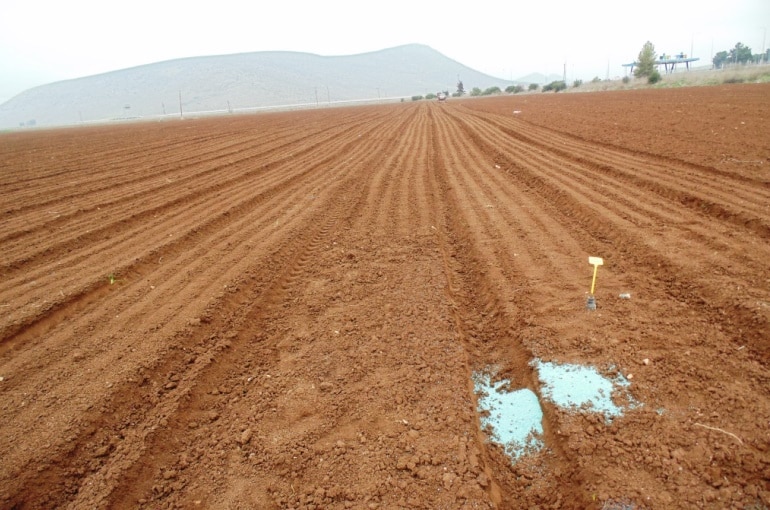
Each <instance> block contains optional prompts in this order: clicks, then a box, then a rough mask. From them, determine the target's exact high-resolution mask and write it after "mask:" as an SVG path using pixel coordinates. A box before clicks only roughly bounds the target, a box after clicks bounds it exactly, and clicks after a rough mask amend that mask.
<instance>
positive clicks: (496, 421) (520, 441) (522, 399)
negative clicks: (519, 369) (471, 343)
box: [473, 373, 543, 461]
mask: <svg viewBox="0 0 770 510" xmlns="http://www.w3.org/2000/svg"><path fill="white" fill-rule="evenodd" d="M473 381H474V385H475V391H476V393H477V394H478V396H479V398H478V410H479V413H480V414H481V426H482V428H484V429H487V430H489V431H490V433H491V439H492V440H493V441H495V442H497V443H500V444H502V445H503V447H504V448H505V452H506V454H508V456H509V457H511V459H512V460H514V461H515V460H516V459H518V458H519V457H520V456H521V455H523V454H525V453H527V452H530V451H535V450H539V449H541V448H543V442H542V441H541V439H540V437H542V434H543V424H542V421H543V410H542V409H541V408H540V401H539V400H538V398H537V395H535V393H534V392H532V391H531V390H528V389H520V390H516V391H506V390H505V389H504V388H505V387H507V386H508V384H509V381H505V380H503V381H499V382H497V383H491V382H490V376H489V375H488V374H480V373H477V374H474V377H473Z"/></svg>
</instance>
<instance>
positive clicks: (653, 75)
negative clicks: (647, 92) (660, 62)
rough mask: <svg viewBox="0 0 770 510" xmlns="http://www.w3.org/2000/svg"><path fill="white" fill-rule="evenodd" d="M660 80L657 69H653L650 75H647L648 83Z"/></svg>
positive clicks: (651, 83)
mask: <svg viewBox="0 0 770 510" xmlns="http://www.w3.org/2000/svg"><path fill="white" fill-rule="evenodd" d="M660 80H661V76H660V72H659V71H658V70H657V69H654V70H653V71H652V72H651V73H650V75H649V76H648V77H647V83H649V84H650V85H653V84H655V83H658V82H659V81H660Z"/></svg>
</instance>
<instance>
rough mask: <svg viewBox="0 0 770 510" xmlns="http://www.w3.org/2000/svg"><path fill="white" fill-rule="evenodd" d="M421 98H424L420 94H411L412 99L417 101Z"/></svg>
mask: <svg viewBox="0 0 770 510" xmlns="http://www.w3.org/2000/svg"><path fill="white" fill-rule="evenodd" d="M421 99H424V98H423V97H422V96H412V101H419V100H421Z"/></svg>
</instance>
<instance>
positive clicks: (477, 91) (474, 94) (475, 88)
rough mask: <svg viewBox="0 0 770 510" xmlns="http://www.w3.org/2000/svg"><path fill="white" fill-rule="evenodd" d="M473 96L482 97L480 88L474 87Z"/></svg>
mask: <svg viewBox="0 0 770 510" xmlns="http://www.w3.org/2000/svg"><path fill="white" fill-rule="evenodd" d="M471 95H472V96H474V97H475V96H480V95H481V89H480V88H478V87H473V88H472V89H471Z"/></svg>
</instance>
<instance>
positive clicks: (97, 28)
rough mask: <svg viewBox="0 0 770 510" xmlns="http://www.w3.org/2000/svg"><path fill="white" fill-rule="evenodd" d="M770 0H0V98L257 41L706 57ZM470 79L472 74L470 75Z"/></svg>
mask: <svg viewBox="0 0 770 510" xmlns="http://www.w3.org/2000/svg"><path fill="white" fill-rule="evenodd" d="M769 28H770V0H638V1H635V2H628V1H624V0H582V1H580V0H518V1H517V0H486V1H478V2H463V3H462V6H461V7H453V6H452V3H450V2H449V1H445V2H442V1H438V2H436V1H427V0H423V1H414V0H410V1H405V0H389V1H386V2H362V1H358V2H353V1H341V0H313V1H309V0H294V1H282V0H277V1H270V2H265V1H264V0H262V1H254V0H251V1H236V0H218V1H215V2H191V1H187V2H178V1H166V0H152V1H150V0H133V1H129V2H122V1H105V0H95V1H94V0H2V2H0V103H2V102H4V101H6V100H8V99H10V98H11V97H13V96H14V95H16V94H18V93H20V92H22V91H23V90H25V89H27V88H30V87H33V86H37V85H42V84H45V83H50V82H53V81H59V80H65V79H70V78H78V77H81V76H88V75H92V74H99V73H103V72H107V71H114V70H117V69H123V68H126V67H133V66H137V65H142V64H149V63H152V62H159V61H163V60H170V59H175V58H181V57H191V56H200V55H218V54H227V53H242V52H251V51H267V50H291V51H304V52H309V53H315V54H319V55H350V54H356V53H363V52H368V51H375V50H380V49H384V48H389V47H393V46H398V45H401V44H408V43H421V44H427V45H428V46H431V47H432V48H434V49H436V50H438V51H440V52H441V53H443V54H444V55H446V56H447V57H450V58H452V59H454V60H457V61H459V62H461V63H462V64H465V65H467V66H469V67H472V68H474V69H476V70H479V71H482V72H485V73H487V74H491V75H493V76H498V77H501V78H505V79H511V78H514V79H515V78H518V77H521V76H524V75H527V74H529V73H532V72H541V73H555V74H558V75H561V74H562V73H563V69H564V64H565V63H566V65H567V78H568V80H569V81H572V80H574V79H583V80H586V81H587V80H590V79H591V78H593V77H594V76H599V77H600V78H605V77H606V75H607V71H608V67H609V75H610V77H616V76H623V75H624V73H625V70H624V68H623V67H621V64H623V63H627V62H632V61H633V60H634V59H635V58H636V56H637V55H638V53H639V50H640V49H641V47H642V45H643V44H644V43H645V41H647V40H650V41H652V43H653V44H654V45H655V49H656V51H657V52H658V54H661V53H668V54H674V53H679V52H685V53H688V54H690V51H691V49H692V55H693V56H695V57H700V58H701V61H702V62H699V64H701V63H702V64H707V63H709V62H710V59H711V56H712V52H717V51H720V50H727V49H730V48H732V47H734V46H735V43H736V42H738V41H740V42H743V43H744V44H746V45H748V46H750V47H751V48H752V51H753V52H754V53H760V52H761V51H762V48H763V45H764V46H765V47H767V46H768V45H770V34H768V33H767V31H768V29H769ZM468 85H472V84H468Z"/></svg>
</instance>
